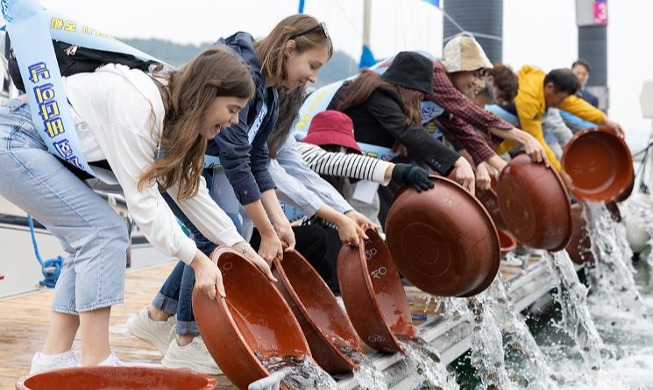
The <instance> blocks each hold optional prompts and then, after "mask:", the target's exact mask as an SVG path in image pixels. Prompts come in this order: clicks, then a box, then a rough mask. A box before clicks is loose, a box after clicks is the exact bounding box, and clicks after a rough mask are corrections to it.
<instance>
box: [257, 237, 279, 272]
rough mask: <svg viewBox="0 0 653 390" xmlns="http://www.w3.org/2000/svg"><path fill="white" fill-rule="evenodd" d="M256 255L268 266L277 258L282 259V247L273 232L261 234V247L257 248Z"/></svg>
mask: <svg viewBox="0 0 653 390" xmlns="http://www.w3.org/2000/svg"><path fill="white" fill-rule="evenodd" d="M258 254H259V255H260V256H261V257H262V258H263V260H265V262H266V263H268V265H272V261H274V259H275V258H277V257H279V258H283V245H282V244H281V240H280V239H279V236H278V235H277V234H276V232H275V231H271V232H270V233H268V234H263V233H262V234H261V245H260V246H259V248H258Z"/></svg>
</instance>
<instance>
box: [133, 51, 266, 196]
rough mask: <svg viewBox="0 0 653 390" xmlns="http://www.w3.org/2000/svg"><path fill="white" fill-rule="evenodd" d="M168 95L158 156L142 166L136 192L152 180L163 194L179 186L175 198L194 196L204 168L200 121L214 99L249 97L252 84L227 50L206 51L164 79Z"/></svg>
mask: <svg viewBox="0 0 653 390" xmlns="http://www.w3.org/2000/svg"><path fill="white" fill-rule="evenodd" d="M168 90H169V97H168V99H167V100H168V101H167V102H166V103H167V107H166V115H165V119H164V121H163V131H162V133H161V140H160V145H161V149H162V151H163V156H162V157H161V159H159V160H158V161H155V162H154V163H152V164H151V165H150V166H148V167H147V168H146V169H145V170H144V172H143V173H142V174H141V176H140V178H139V180H138V188H139V190H142V189H143V186H145V185H146V184H147V183H150V182H152V181H158V183H159V189H160V190H161V191H166V190H167V189H168V188H170V187H172V186H173V185H175V184H178V185H179V199H186V198H191V197H193V196H195V195H196V194H197V190H198V187H199V179H200V176H201V174H202V169H203V168H204V152H205V150H206V145H207V140H206V139H204V138H203V137H202V136H200V128H201V124H202V120H203V118H204V115H205V114H206V112H207V110H208V109H209V107H210V106H211V104H213V102H214V100H215V98H217V97H220V96H229V97H238V98H244V99H249V98H251V97H252V96H253V95H254V82H253V81H252V77H251V74H250V72H249V68H248V67H247V65H246V64H245V63H244V62H243V61H242V60H241V59H240V57H238V56H237V55H236V54H235V53H234V52H233V51H232V50H231V49H229V48H228V47H225V46H217V47H212V48H210V49H207V50H205V51H203V52H202V53H200V54H198V55H197V56H195V57H194V58H193V59H192V60H191V61H190V62H189V63H188V64H187V65H186V66H184V67H183V68H182V69H180V70H178V71H174V72H171V73H170V74H169V75H168Z"/></svg>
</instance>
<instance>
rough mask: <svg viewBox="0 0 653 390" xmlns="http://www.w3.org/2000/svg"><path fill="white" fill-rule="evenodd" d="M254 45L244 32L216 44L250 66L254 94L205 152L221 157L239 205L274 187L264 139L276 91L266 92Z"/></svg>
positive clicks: (273, 114) (275, 113)
mask: <svg viewBox="0 0 653 390" xmlns="http://www.w3.org/2000/svg"><path fill="white" fill-rule="evenodd" d="M253 42H254V38H252V36H251V35H250V34H248V33H245V32H238V33H236V34H234V35H232V36H230V37H228V38H226V39H223V38H221V39H220V40H218V42H216V44H217V45H227V46H229V47H230V48H232V49H233V50H234V51H235V52H236V53H237V54H238V55H240V56H241V57H242V58H243V59H244V60H245V61H246V62H247V63H248V64H249V66H250V71H251V74H252V79H253V80H254V84H255V86H256V93H255V94H254V97H253V98H252V99H251V100H250V101H249V102H248V104H247V106H245V108H243V110H241V111H240V118H239V121H238V124H237V125H233V126H230V127H227V128H225V129H222V131H220V134H218V135H217V136H216V137H215V138H214V139H213V140H210V141H209V144H208V147H207V149H206V154H208V155H210V156H217V157H219V158H220V164H221V165H222V166H223V167H224V170H225V174H226V175H227V179H229V183H231V185H232V186H233V188H234V192H235V194H236V198H238V201H239V202H240V204H242V205H246V204H249V203H252V202H255V201H257V200H259V199H261V193H262V192H264V191H267V190H269V189H274V188H275V184H274V180H272V176H271V175H270V173H269V172H268V164H269V161H270V157H269V154H268V145H267V140H268V136H269V135H270V133H271V132H272V129H273V128H274V125H275V124H276V122H277V117H278V115H279V92H278V91H277V90H276V89H275V88H267V91H265V89H266V88H265V79H264V77H263V74H262V73H261V65H260V64H259V62H258V59H257V58H256V53H255V52H254V46H253ZM266 95H267V106H268V112H267V114H266V115H265V116H264V117H263V120H262V122H261V124H260V126H259V127H258V132H256V133H255V134H250V132H252V133H253V127H252V126H253V125H254V122H255V121H256V119H257V116H258V113H259V112H260V111H261V107H262V106H263V99H265V96H266ZM250 137H253V140H252V142H250V141H249V139H250Z"/></svg>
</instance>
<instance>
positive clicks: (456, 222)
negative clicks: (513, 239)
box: [385, 177, 501, 296]
mask: <svg viewBox="0 0 653 390" xmlns="http://www.w3.org/2000/svg"><path fill="white" fill-rule="evenodd" d="M431 180H432V181H433V182H434V184H435V188H433V189H432V190H429V191H423V192H419V193H418V192H417V191H415V190H413V189H412V188H407V187H404V188H403V189H402V190H400V191H399V192H398V194H397V196H396V197H395V200H394V203H393V204H392V207H391V208H390V211H389V212H388V218H387V220H386V226H385V231H386V235H387V239H388V247H389V248H390V252H391V253H392V258H393V259H394V260H395V263H396V264H397V268H398V269H399V272H401V274H402V275H403V276H404V277H405V278H406V279H408V280H409V281H410V282H411V283H413V284H414V285H415V286H417V287H418V288H419V289H421V290H422V291H425V292H427V293H429V294H433V295H437V296H468V295H469V294H472V293H473V292H481V291H483V290H484V289H485V288H487V287H488V286H489V285H490V284H491V283H492V281H493V280H494V277H495V276H496V274H497V272H498V271H499V264H500V261H501V255H500V245H499V237H498V235H497V229H496V227H495V225H494V223H493V222H492V218H491V217H490V215H489V214H488V212H487V211H486V209H485V208H484V207H483V206H482V205H481V203H480V202H479V201H478V200H477V199H476V198H474V196H472V195H471V194H470V193H469V192H467V191H466V190H465V189H463V188H462V187H461V186H459V185H458V184H457V183H454V182H453V181H451V180H449V179H445V178H442V177H431Z"/></svg>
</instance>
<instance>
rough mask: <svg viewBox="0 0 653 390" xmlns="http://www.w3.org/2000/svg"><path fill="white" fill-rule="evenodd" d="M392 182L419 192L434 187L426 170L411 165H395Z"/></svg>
mask: <svg viewBox="0 0 653 390" xmlns="http://www.w3.org/2000/svg"><path fill="white" fill-rule="evenodd" d="M392 180H394V181H396V182H398V183H401V184H406V185H408V186H410V187H413V188H414V189H415V191H417V192H422V191H426V190H429V189H431V188H433V187H434V184H433V182H432V181H431V180H429V174H428V173H427V172H426V171H425V170H424V169H422V168H420V167H418V166H415V165H410V164H395V166H394V168H393V170H392Z"/></svg>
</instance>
